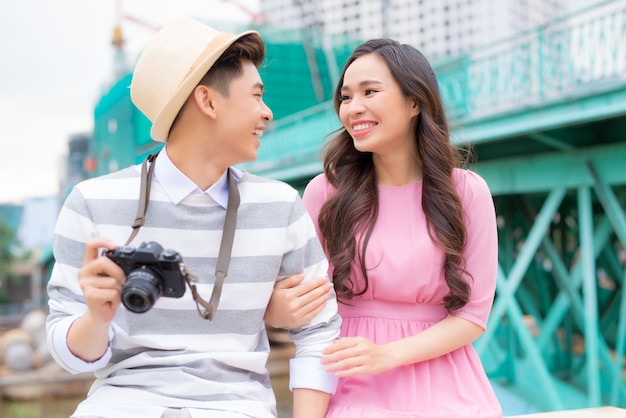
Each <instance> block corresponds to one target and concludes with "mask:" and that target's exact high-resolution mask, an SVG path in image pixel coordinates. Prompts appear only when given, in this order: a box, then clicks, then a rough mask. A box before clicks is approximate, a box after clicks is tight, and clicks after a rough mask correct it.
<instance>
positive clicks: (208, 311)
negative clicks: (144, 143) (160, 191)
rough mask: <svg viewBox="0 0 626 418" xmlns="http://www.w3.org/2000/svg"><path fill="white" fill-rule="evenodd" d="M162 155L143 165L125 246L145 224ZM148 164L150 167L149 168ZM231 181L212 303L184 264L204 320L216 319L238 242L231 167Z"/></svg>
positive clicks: (236, 192) (236, 198)
mask: <svg viewBox="0 0 626 418" xmlns="http://www.w3.org/2000/svg"><path fill="white" fill-rule="evenodd" d="M157 155H159V152H158V151H157V152H156V153H154V154H150V155H148V157H147V158H146V159H145V160H144V162H143V164H142V165H141V186H140V191H139V206H138V208H137V215H136V216H135V222H134V223H133V225H132V228H133V231H132V232H131V234H130V237H128V240H127V241H126V244H125V245H128V244H129V243H130V242H131V241H132V240H133V239H134V238H135V237H136V236H137V233H138V232H139V228H141V227H142V226H143V225H144V223H145V221H146V212H147V211H148V204H149V203H150V186H151V184H152V175H153V173H154V166H155V164H154V160H155V159H156V157H157ZM148 163H150V167H149V168H148ZM226 176H227V180H228V203H227V206H226V218H225V220H224V228H223V230H222V241H221V243H220V252H219V254H218V256H217V264H216V266H215V284H214V285H213V292H212V293H211V299H210V300H209V302H207V301H206V300H204V299H203V298H202V296H200V294H199V293H198V290H197V288H196V285H195V284H193V283H192V282H197V281H198V278H197V277H195V276H194V275H193V274H191V272H190V271H189V270H187V268H186V267H185V265H184V264H182V263H181V265H180V268H181V273H182V275H183V277H184V278H185V281H186V282H187V285H188V286H189V288H190V289H191V294H192V296H193V300H194V301H195V302H196V308H197V309H198V313H199V314H200V316H201V317H202V318H203V319H208V320H209V321H210V320H212V319H213V318H214V317H215V312H216V311H217V306H218V304H219V301H220V296H221V295H222V286H223V285H224V279H225V278H226V275H227V274H228V266H229V265H230V256H231V253H232V249H233V241H234V239H235V229H236V226H237V209H238V208H239V201H240V198H239V189H238V188H237V183H236V182H235V178H234V177H233V174H232V173H231V170H230V168H228V169H227V173H226ZM200 306H202V308H204V312H203V311H202V310H201V309H200Z"/></svg>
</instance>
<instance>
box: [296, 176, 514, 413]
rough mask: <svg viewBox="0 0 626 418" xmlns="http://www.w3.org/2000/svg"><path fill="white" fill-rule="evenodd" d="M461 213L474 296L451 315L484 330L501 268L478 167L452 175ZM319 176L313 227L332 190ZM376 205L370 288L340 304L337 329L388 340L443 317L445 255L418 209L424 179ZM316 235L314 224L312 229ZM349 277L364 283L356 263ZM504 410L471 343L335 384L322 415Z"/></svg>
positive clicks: (313, 185)
mask: <svg viewBox="0 0 626 418" xmlns="http://www.w3.org/2000/svg"><path fill="white" fill-rule="evenodd" d="M453 178H454V181H455V184H456V186H457V190H458V192H459V195H460V197H461V201H462V203H463V206H464V208H465V211H466V220H465V223H466V226H467V245H466V249H465V253H464V255H465V259H466V268H467V270H468V271H469V272H471V274H472V275H473V277H474V282H473V285H472V292H471V296H470V302H469V303H468V304H467V305H466V306H465V307H463V308H462V309H461V310H460V311H457V312H455V314H454V315H457V316H459V317H462V318H465V319H467V320H469V321H472V322H473V323H476V324H478V325H480V326H481V327H483V328H485V325H486V323H487V319H488V316H489V313H490V310H491V306H492V302H493V297H494V292H495V285H496V272H497V251H498V248H497V247H498V244H497V230H496V218H495V211H494V206H493V200H492V198H491V194H490V192H489V188H488V187H487V184H486V183H485V181H484V180H483V179H482V178H481V177H480V176H479V175H477V174H476V173H473V172H471V171H467V170H460V169H457V170H455V172H454V175H453ZM333 190H334V189H333V188H332V186H330V185H329V183H328V182H327V180H326V177H325V176H324V175H323V174H321V175H319V176H317V177H315V178H314V179H313V180H312V181H311V182H310V183H309V185H308V186H307V189H306V191H305V193H304V203H305V205H306V207H307V210H308V211H309V213H310V214H311V217H312V218H313V220H314V221H315V223H316V224H317V217H318V215H319V211H320V208H321V206H322V204H323V203H324V202H325V201H326V199H327V198H328V197H329V196H330V195H331V194H332V193H333ZM378 192H379V206H380V211H379V215H378V221H377V223H376V226H375V228H374V231H373V233H372V236H371V238H370V242H369V246H368V248H367V253H366V265H367V266H368V276H369V288H368V290H367V292H366V293H365V294H364V295H362V296H360V297H357V298H355V299H353V300H352V301H351V304H352V306H347V305H345V304H339V313H340V314H341V316H342V317H343V324H342V327H341V335H342V336H344V337H346V336H348V337H352V336H363V337H367V338H369V339H371V340H372V341H374V342H375V343H378V344H384V343H387V342H389V341H394V340H397V339H400V338H404V337H408V336H411V335H415V334H417V333H419V332H421V331H423V330H424V329H426V328H428V327H430V326H431V325H433V324H435V323H436V322H438V321H440V320H442V319H444V318H445V317H446V316H447V315H448V314H447V312H446V310H445V308H444V303H443V297H444V296H445V295H446V294H447V293H448V287H447V285H446V283H445V280H444V277H443V269H442V263H443V253H442V252H441V251H440V250H439V249H438V248H437V247H436V246H435V245H433V243H432V242H431V240H430V238H429V236H428V232H427V229H426V218H425V216H424V212H423V211H422V205H421V199H422V183H421V182H417V183H414V184H409V185H406V186H401V187H388V186H379V187H378ZM318 235H319V230H318ZM352 274H353V277H354V278H357V279H362V274H361V272H360V269H359V268H358V266H357V264H356V263H353V265H352ZM501 415H502V412H501V408H500V404H499V402H498V400H497V398H496V396H495V394H494V392H493V389H492V387H491V385H490V383H489V380H488V379H487V376H486V374H485V371H484V369H483V366H482V363H481V361H480V359H479V357H478V355H477V354H476V352H475V351H474V348H473V346H472V345H471V344H469V345H467V346H464V347H461V348H459V349H457V350H455V351H453V352H451V353H449V354H446V355H443V356H441V357H438V358H435V359H432V360H429V361H424V362H420V363H415V364H411V365H408V366H402V367H399V368H396V369H392V370H389V371H387V372H384V373H381V374H378V375H375V376H356V377H350V378H342V379H340V380H339V386H338V388H337V392H336V394H335V395H333V397H332V398H331V402H330V406H329V410H328V413H327V415H326V417H327V418H328V417H332V418H338V417H341V418H347V417H360V418H383V417H385V418H388V417H394V418H400V417H432V418H435V417H436V418H444V417H446V418H477V417H481V418H490V417H500V416H501Z"/></svg>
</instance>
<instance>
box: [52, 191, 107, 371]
mask: <svg viewBox="0 0 626 418" xmlns="http://www.w3.org/2000/svg"><path fill="white" fill-rule="evenodd" d="M97 235H98V234H97V230H96V228H95V225H94V223H93V221H92V220H91V217H90V215H89V211H88V208H87V205H86V203H85V199H84V198H83V196H82V194H81V193H80V191H79V190H78V189H77V188H74V190H73V191H72V192H71V193H70V195H69V196H68V198H67V199H66V201H65V204H64V205H63V207H62V208H61V211H60V213H59V217H58V219H57V222H56V226H55V230H54V237H53V243H52V251H53V254H54V259H55V265H54V268H53V269H52V274H51V276H50V281H49V282H48V297H49V301H48V308H49V314H48V318H47V322H46V334H47V343H48V348H49V350H50V353H51V355H52V357H53V358H54V359H55V360H56V362H57V363H58V364H59V365H60V366H61V367H63V368H64V369H66V370H67V371H69V372H71V373H81V372H90V371H95V370H98V369H101V368H102V367H104V366H106V364H107V363H108V361H109V359H110V357H111V349H110V348H109V349H107V351H106V353H105V354H104V356H103V357H101V358H100V359H99V360H97V361H95V362H91V363H90V362H85V361H84V360H82V359H80V358H78V357H76V356H74V355H73V354H72V352H71V351H70V349H69V347H68V346H67V338H66V337H67V333H68V331H69V329H70V327H71V326H72V323H73V322H74V321H75V320H76V319H78V317H80V316H81V315H82V314H83V313H85V312H86V310H87V305H85V298H84V296H83V293H82V291H81V289H80V284H79V282H78V270H79V269H80V268H81V266H82V263H83V259H84V256H85V245H86V243H87V241H88V240H89V239H91V238H93V237H96V236H97ZM113 335H114V334H113V330H112V329H110V330H109V341H110V340H111V339H112V338H113Z"/></svg>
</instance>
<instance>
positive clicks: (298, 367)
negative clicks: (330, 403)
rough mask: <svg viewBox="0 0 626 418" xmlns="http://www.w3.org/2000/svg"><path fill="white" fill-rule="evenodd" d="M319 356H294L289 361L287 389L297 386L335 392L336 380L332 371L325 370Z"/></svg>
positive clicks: (332, 393)
mask: <svg viewBox="0 0 626 418" xmlns="http://www.w3.org/2000/svg"><path fill="white" fill-rule="evenodd" d="M320 360H321V359H320V358H319V357H296V358H294V359H291V361H290V362H289V369H290V371H289V376H290V377H289V390H291V391H293V390H294V389H297V388H306V389H315V390H319V391H321V392H326V393H330V394H331V395H334V394H335V391H336V390H337V381H338V380H339V379H338V378H337V377H336V376H335V375H334V373H329V372H327V371H326V370H325V366H324V365H323V364H321V363H320Z"/></svg>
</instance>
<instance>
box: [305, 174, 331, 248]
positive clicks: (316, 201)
mask: <svg viewBox="0 0 626 418" xmlns="http://www.w3.org/2000/svg"><path fill="white" fill-rule="evenodd" d="M328 187H329V185H328V181H327V180H326V176H325V175H324V174H319V175H317V176H316V177H314V178H313V180H311V181H310V182H309V184H308V185H307V186H306V189H305V190H304V195H303V196H302V200H303V202H304V207H305V208H306V210H307V212H309V215H310V216H311V219H313V223H314V224H315V232H316V233H317V236H318V238H319V239H320V242H322V244H323V239H322V234H321V233H320V227H319V223H318V221H317V220H318V218H319V215H320V211H321V209H322V206H323V205H324V203H325V202H326V200H327V199H328Z"/></svg>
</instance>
